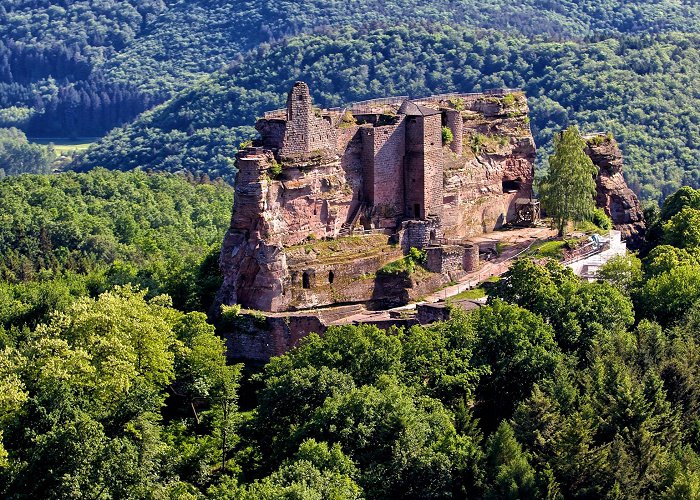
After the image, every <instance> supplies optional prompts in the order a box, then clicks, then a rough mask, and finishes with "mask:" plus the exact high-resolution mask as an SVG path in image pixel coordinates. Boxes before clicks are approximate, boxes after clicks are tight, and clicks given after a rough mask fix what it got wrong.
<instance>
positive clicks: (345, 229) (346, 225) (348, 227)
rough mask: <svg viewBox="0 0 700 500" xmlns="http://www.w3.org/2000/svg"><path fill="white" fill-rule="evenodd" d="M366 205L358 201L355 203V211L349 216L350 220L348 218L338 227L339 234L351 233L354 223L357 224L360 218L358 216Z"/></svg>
mask: <svg viewBox="0 0 700 500" xmlns="http://www.w3.org/2000/svg"><path fill="white" fill-rule="evenodd" d="M366 207H367V204H366V203H360V204H358V205H357V208H355V211H354V212H353V214H352V217H350V220H348V221H347V222H343V225H342V226H341V228H340V235H341V236H347V235H350V234H352V231H353V228H354V227H355V224H357V221H358V220H360V216H361V215H362V212H364V210H365V208H366Z"/></svg>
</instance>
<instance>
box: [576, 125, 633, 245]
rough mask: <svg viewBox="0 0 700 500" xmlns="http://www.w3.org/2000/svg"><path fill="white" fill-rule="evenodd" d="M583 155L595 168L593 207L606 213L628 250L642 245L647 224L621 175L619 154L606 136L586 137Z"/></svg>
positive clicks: (620, 157)
mask: <svg viewBox="0 0 700 500" xmlns="http://www.w3.org/2000/svg"><path fill="white" fill-rule="evenodd" d="M585 139H586V144H587V146H586V154H587V155H588V156H589V157H590V159H591V160H592V161H593V164H594V165H595V166H596V167H597V168H598V175H597V176H596V205H597V206H598V207H599V208H602V209H603V210H605V213H606V214H607V215H608V216H609V217H610V218H611V219H612V222H613V226H614V227H615V229H616V230H618V231H620V232H621V233H622V238H623V239H625V240H626V241H627V246H628V247H629V248H631V249H637V248H640V247H641V245H642V244H643V242H644V234H645V232H646V223H645V221H644V213H643V211H642V207H641V205H640V203H639V199H638V198H637V195H635V194H634V192H633V191H632V190H631V189H630V188H629V187H628V186H627V183H626V182H625V178H624V177H623V175H622V166H623V159H622V152H621V151H620V148H619V147H618V145H617V142H616V141H615V139H613V138H612V137H611V136H609V135H603V134H596V135H591V136H586V137H585Z"/></svg>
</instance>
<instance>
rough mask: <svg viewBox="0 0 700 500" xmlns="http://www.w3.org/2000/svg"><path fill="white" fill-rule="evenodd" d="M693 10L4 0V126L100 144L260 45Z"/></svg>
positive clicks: (559, 35) (646, 4)
mask: <svg viewBox="0 0 700 500" xmlns="http://www.w3.org/2000/svg"><path fill="white" fill-rule="evenodd" d="M699 20H700V7H698V6H697V5H696V4H693V3H679V2H674V1H672V0H663V1H660V2H658V1H649V0H646V1H643V2H639V1H629V0H604V1H595V2H593V1H589V2H583V3H581V2H563V3H562V2H550V1H542V0H527V1H524V2H517V3H513V2H509V1H506V0H490V1H489V2H477V1H475V0H459V1H448V0H439V1H427V0H420V1H416V0H392V1H389V2H386V1H378V0H355V1H342V2H340V1H335V0H314V1H311V2H304V4H303V6H302V5H300V4H299V3H298V2H292V1H281V2H280V1H272V0H264V1H251V0H248V1H241V2H215V1H211V0H187V1H185V0H180V1H174V0H168V1H163V0H147V1H132V0H106V1H101V2H88V1H84V0H80V1H60V2H43V1H37V0H0V127H9V126H17V127H20V128H22V129H23V130H25V131H26V132H28V133H30V134H31V135H42V136H64V135H72V136H96V135H100V134H102V133H104V132H106V131H107V130H109V129H110V128H112V127H114V126H117V125H120V124H122V123H124V122H126V121H129V120H131V119H132V118H134V117H135V116H136V115H137V114H138V113H140V112H141V111H143V110H145V109H147V108H149V107H150V106H152V105H153V104H154V103H156V102H161V101H163V100H164V99H166V98H168V97H170V96H171V95H172V93H173V92H174V91H176V90H180V89H183V88H185V87H187V86H188V85H189V84H191V83H192V82H194V81H195V80H197V79H198V78H200V77H201V76H204V75H206V74H208V73H210V72H212V71H215V70H218V69H220V68H221V67H222V66H224V65H227V64H229V63H230V62H231V61H236V60H241V58H242V57H243V56H244V55H245V53H246V52H247V51H249V50H251V49H254V48H256V47H258V46H260V44H263V46H264V45H265V44H267V43H270V42H275V41H278V40H281V39H283V38H285V37H287V36H293V35H297V34H300V33H304V32H311V31H315V30H326V29H329V28H330V29H337V28H340V27H347V26H353V27H357V28H359V27H362V28H363V29H364V28H366V27H373V28H375V29H376V28H388V27H394V26H397V25H401V24H406V23H409V24H412V25H415V24H422V25H428V26H432V27H434V28H439V27H442V26H447V25H461V26H468V27H475V28H494V29H500V30H503V31H504V32H507V33H509V34H513V35H517V34H524V35H527V36H544V37H547V38H548V39H554V40H565V39H573V40H582V39H587V38H591V37H593V38H603V37H609V36H619V35H621V34H626V33H647V34H653V33H660V32H668V31H684V32H693V33H694V32H698V30H699V27H700V21H699Z"/></svg>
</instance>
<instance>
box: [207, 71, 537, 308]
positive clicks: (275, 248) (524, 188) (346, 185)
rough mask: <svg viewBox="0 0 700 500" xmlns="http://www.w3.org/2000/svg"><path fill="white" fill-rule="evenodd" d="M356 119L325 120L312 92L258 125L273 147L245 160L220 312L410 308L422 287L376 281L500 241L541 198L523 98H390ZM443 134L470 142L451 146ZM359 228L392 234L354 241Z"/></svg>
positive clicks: (253, 151)
mask: <svg viewBox="0 0 700 500" xmlns="http://www.w3.org/2000/svg"><path fill="white" fill-rule="evenodd" d="M345 111H350V112H351V113H352V114H353V116H354V121H355V122H356V123H355V122H353V121H348V120H347V119H346V118H347V113H345V112H343V111H338V110H321V111H320V112H319V110H315V109H314V108H313V106H312V102H311V97H310V95H309V90H308V87H307V86H306V84H303V83H301V82H298V83H297V84H295V85H294V87H293V89H292V90H291V92H290V93H289V97H288V100H287V109H286V112H279V113H273V114H270V115H268V116H267V117H266V118H264V119H261V120H259V121H258V123H257V124H256V129H257V130H258V131H259V132H260V134H261V138H260V139H259V140H258V141H256V143H255V147H252V148H248V149H246V150H243V151H241V152H239V154H238V156H237V166H238V169H239V173H238V177H237V179H236V192H235V198H234V200H235V201H234V211H233V216H232V220H231V227H230V229H229V231H228V232H227V234H226V238H225V241H224V244H223V247H222V252H221V267H222V270H223V273H224V283H223V286H222V288H221V290H220V292H219V295H218V302H219V303H224V304H232V303H239V304H242V305H243V306H245V307H248V308H253V309H260V310H264V311H285V310H290V309H304V308H309V307H316V306H321V305H328V304H334V303H358V302H367V301H372V300H375V301H382V302H391V301H392V300H393V299H392V294H393V295H396V296H397V297H398V298H399V299H400V300H405V297H404V296H406V297H408V296H410V293H408V292H406V291H405V288H406V287H407V286H408V285H405V286H404V291H403V292H401V291H399V290H398V288H396V286H397V285H396V284H395V283H393V282H392V283H390V282H388V281H387V280H386V279H384V280H382V279H379V278H376V277H375V273H376V271H377V270H378V269H379V268H381V267H382V266H384V265H385V264H387V263H389V262H391V261H394V260H396V259H398V258H400V257H401V255H402V249H403V251H406V250H407V249H408V248H409V247H411V246H414V247H418V248H423V247H425V246H426V245H428V244H429V243H430V242H431V241H435V240H437V239H441V238H448V239H452V240H460V241H461V240H463V239H464V238H468V237H470V236H474V235H477V234H481V233H483V232H488V231H492V230H493V229H496V228H498V227H500V226H502V225H503V224H504V223H506V222H507V221H509V220H512V218H513V217H514V208H515V207H514V205H515V200H516V199H518V198H523V197H530V196H531V192H532V181H533V162H534V158H535V144H534V141H533V138H532V135H531V133H530V128H529V125H528V120H527V113H528V107H527V101H526V99H525V96H524V95H523V94H522V93H517V92H516V93H512V94H511V93H507V92H500V93H492V94H464V95H452V96H447V97H445V96H437V97H430V98H426V99H421V100H418V101H392V100H381V101H374V102H365V103H361V104H357V105H350V106H348V108H347V109H346V110H345ZM443 126H447V127H449V128H450V130H451V131H452V134H453V136H454V141H456V144H455V143H454V141H453V143H452V144H450V145H443V144H442V127H443ZM280 166H281V174H279V175H277V172H276V170H278V169H279V167H280ZM353 230H354V231H355V234H357V233H358V230H359V231H362V232H364V231H365V230H371V231H373V232H374V233H377V232H382V233H383V236H382V235H380V234H374V235H373V236H372V238H374V239H367V238H362V239H361V241H359V242H358V241H357V237H354V238H346V237H344V236H347V235H349V234H350V233H352V232H353ZM390 235H393V236H390ZM322 238H326V239H335V240H337V245H338V248H337V249H335V250H332V251H331V250H328V246H326V247H324V245H325V243H319V240H320V239H322ZM390 240H391V241H390ZM450 255H451V254H449V252H447V253H444V252H443V253H441V254H440V257H439V258H440V259H442V258H445V259H448V258H450ZM443 256H445V257H443ZM453 257H454V258H453V259H452V260H454V262H451V263H449V265H448V264H447V263H446V264H445V265H443V264H442V263H441V264H440V265H439V266H438V265H437V264H435V267H436V268H439V269H443V268H444V269H448V268H449V270H450V272H453V273H454V272H457V271H456V270H454V269H452V267H454V266H455V265H458V263H459V262H463V260H462V257H461V256H459V255H458V253H455V256H453ZM434 258H435V257H434ZM467 260H469V259H467ZM455 263H457V264H455ZM470 265H472V266H473V263H470ZM438 278H439V279H438ZM442 278H443V277H441V276H440V275H439V274H438V276H437V277H436V280H437V281H436V283H437V282H438V281H440V279H442ZM426 283H427V284H426V285H420V286H430V283H431V281H430V280H426ZM420 286H419V285H415V286H414V285H411V287H414V288H415V287H419V288H420ZM399 288H400V287H399ZM427 291H429V290H427ZM399 296H400V297H399ZM401 297H404V298H403V299H401Z"/></svg>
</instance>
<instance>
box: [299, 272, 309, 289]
mask: <svg viewBox="0 0 700 500" xmlns="http://www.w3.org/2000/svg"><path fill="white" fill-rule="evenodd" d="M301 286H302V288H306V289H309V288H311V277H310V276H309V272H308V271H304V274H303V275H302V276H301Z"/></svg>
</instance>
